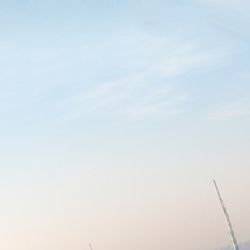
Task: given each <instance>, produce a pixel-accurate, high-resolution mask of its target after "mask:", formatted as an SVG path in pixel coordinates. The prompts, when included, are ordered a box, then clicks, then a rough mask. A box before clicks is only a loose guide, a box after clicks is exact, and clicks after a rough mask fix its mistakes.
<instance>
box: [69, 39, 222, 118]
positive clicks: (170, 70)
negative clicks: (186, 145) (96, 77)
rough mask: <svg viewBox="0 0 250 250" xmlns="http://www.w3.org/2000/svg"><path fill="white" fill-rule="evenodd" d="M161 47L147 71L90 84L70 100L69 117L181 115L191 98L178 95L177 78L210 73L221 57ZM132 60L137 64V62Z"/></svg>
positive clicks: (192, 49) (192, 48)
mask: <svg viewBox="0 0 250 250" xmlns="http://www.w3.org/2000/svg"><path fill="white" fill-rule="evenodd" d="M160 44H161V46H159V48H158V50H156V56H155V57H154V58H153V60H152V61H150V62H148V63H147V64H146V65H144V66H143V67H140V65H135V69H134V70H133V69H131V70H130V72H128V73H127V74H123V75H121V76H118V77H116V78H115V79H113V80H106V81H104V82H97V83H93V84H89V87H88V88H86V87H85V88H83V90H82V92H80V93H77V94H76V95H75V96H72V97H70V98H69V99H68V100H67V101H66V104H65V103H64V104H65V105H67V106H68V107H71V108H70V109H69V110H70V114H69V117H70V118H71V119H74V118H80V117H83V116H85V115H95V114H98V113H102V114H106V115H112V116H129V117H135V116H137V117H144V118H145V117H152V116H159V115H161V116H173V115H177V114H180V113H181V112H182V110H183V107H185V103H187V100H188V99H189V96H188V93H186V92H185V91H180V90H178V91H177V88H176V86H175V85H174V82H175V80H176V77H181V76H182V75H185V74H190V73H194V72H195V73H197V72H200V71H202V72H203V71H206V70H208V68H209V67H210V66H211V65H213V64H216V61H217V59H218V57H217V56H218V55H217V54H216V53H214V51H210V50H205V51H204V50H199V49H197V48H196V47H195V46H190V45H189V44H182V43H180V44H175V46H172V47H170V48H169V50H167V48H166V47H165V46H164V43H162V42H161V43H160ZM154 47H155V45H154ZM166 50H167V51H166ZM161 51H163V52H162V53H161ZM129 59H130V60H131V62H133V59H134V58H129ZM135 60H137V58H136V59H135ZM111 63H113V62H111ZM126 63H127V62H126ZM136 68H139V70H138V69H136Z"/></svg>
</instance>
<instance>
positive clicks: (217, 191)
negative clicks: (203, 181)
mask: <svg viewBox="0 0 250 250" xmlns="http://www.w3.org/2000/svg"><path fill="white" fill-rule="evenodd" d="M213 182H214V186H215V189H216V193H217V195H218V198H219V201H220V204H221V207H222V210H223V213H224V215H225V218H226V222H227V225H228V228H229V232H230V236H231V239H232V242H233V247H234V250H239V245H238V242H237V239H236V236H235V233H234V230H233V225H232V223H231V220H230V216H229V214H228V212H227V209H226V206H225V204H224V202H223V199H222V197H221V194H220V190H219V188H218V185H217V183H216V181H215V180H213Z"/></svg>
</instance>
